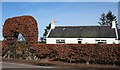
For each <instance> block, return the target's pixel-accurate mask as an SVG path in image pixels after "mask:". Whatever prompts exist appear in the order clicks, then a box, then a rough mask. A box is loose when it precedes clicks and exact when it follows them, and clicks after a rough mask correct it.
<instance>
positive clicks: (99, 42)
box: [95, 40, 106, 44]
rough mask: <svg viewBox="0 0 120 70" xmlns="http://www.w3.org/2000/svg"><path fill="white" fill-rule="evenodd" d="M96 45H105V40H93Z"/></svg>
mask: <svg viewBox="0 0 120 70" xmlns="http://www.w3.org/2000/svg"><path fill="white" fill-rule="evenodd" d="M95 41H96V43H97V44H106V40H95Z"/></svg>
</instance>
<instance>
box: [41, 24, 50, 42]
mask: <svg viewBox="0 0 120 70" xmlns="http://www.w3.org/2000/svg"><path fill="white" fill-rule="evenodd" d="M50 28H51V23H49V25H48V26H46V28H45V29H44V33H43V37H41V38H40V40H41V42H42V43H45V42H46V36H47V34H48V32H49V30H50Z"/></svg>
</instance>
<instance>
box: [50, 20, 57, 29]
mask: <svg viewBox="0 0 120 70" xmlns="http://www.w3.org/2000/svg"><path fill="white" fill-rule="evenodd" d="M55 26H56V25H55V19H52V22H51V29H54V28H55Z"/></svg>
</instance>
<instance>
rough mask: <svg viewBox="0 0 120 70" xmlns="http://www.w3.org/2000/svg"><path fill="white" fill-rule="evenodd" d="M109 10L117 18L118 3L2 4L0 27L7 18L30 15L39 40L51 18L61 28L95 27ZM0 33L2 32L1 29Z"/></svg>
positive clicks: (0, 37)
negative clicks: (34, 23) (36, 27)
mask: <svg viewBox="0 0 120 70" xmlns="http://www.w3.org/2000/svg"><path fill="white" fill-rule="evenodd" d="M4 1H7V0H4ZM11 1H12V0H11ZM66 1H68V0H66ZM71 1H72V0H71ZM76 1H78V0H76ZM109 1H110V0H109ZM116 1H117V0H116ZM0 5H1V3H0ZM0 9H1V8H0ZM109 10H111V11H112V12H113V14H114V15H116V16H118V3H117V2H3V3H2V22H1V25H3V24H4V21H5V20H6V19H7V18H10V17H14V16H21V15H31V16H33V17H34V18H35V19H36V20H37V23H38V29H39V38H40V37H41V36H42V35H43V32H44V29H45V27H46V25H48V24H49V23H50V22H51V19H52V18H55V19H56V21H57V22H56V25H61V26H62V25H66V26H68V25H69V26H71V25H72V26H88V25H90V26H96V25H98V21H99V17H100V14H102V13H107V12H108V11H109ZM0 32H2V29H1V31H0ZM0 35H1V36H0V39H3V38H2V34H0Z"/></svg>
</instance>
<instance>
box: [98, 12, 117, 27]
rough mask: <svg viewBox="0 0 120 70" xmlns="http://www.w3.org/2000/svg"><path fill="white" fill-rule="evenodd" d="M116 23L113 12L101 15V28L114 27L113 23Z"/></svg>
mask: <svg viewBox="0 0 120 70" xmlns="http://www.w3.org/2000/svg"><path fill="white" fill-rule="evenodd" d="M113 20H114V21H116V23H117V18H116V16H114V15H113V14H112V12H111V11H109V12H108V13H107V14H105V13H103V14H101V17H100V21H101V22H98V23H99V24H100V25H101V26H112V21H113Z"/></svg>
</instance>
